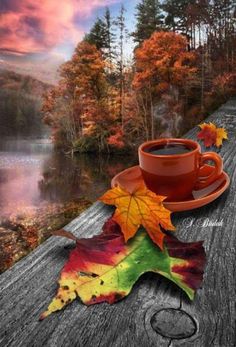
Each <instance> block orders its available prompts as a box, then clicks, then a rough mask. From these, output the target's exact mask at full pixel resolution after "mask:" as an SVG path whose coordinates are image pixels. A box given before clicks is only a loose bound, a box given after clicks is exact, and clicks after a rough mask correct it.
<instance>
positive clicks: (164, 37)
mask: <svg viewBox="0 0 236 347" xmlns="http://www.w3.org/2000/svg"><path fill="white" fill-rule="evenodd" d="M135 71H136V72H135V75H134V80H133V87H134V89H135V90H136V92H137V94H138V95H139V102H140V104H141V107H140V108H141V109H142V110H143V113H144V117H145V118H146V119H147V121H146V123H147V126H148V124H150V127H151V129H150V133H151V136H150V137H152V138H154V137H155V136H156V133H155V123H154V121H155V119H154V105H155V104H156V103H157V102H158V101H160V99H161V98H162V96H163V95H165V94H166V93H172V94H173V95H174V96H175V99H176V100H175V101H176V102H175V106H176V107H178V108H179V106H180V105H181V104H182V103H183V101H184V98H183V96H185V94H186V87H187V86H188V82H189V81H190V80H191V79H192V78H193V77H194V76H195V74H196V71H197V68H196V54H195V53H194V52H189V51H188V50H187V40H186V38H185V37H184V36H182V35H180V34H177V33H174V32H155V33H153V35H152V36H151V37H150V38H149V39H148V40H145V41H144V42H143V44H142V45H141V46H140V47H139V48H137V49H136V51H135ZM172 104H173V102H172ZM149 119H150V120H149ZM147 132H148V131H147Z"/></svg>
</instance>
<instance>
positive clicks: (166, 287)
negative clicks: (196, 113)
mask: <svg viewBox="0 0 236 347" xmlns="http://www.w3.org/2000/svg"><path fill="white" fill-rule="evenodd" d="M207 121H212V122H214V123H216V124H217V125H218V126H223V127H225V128H226V129H227V130H228V132H229V141H226V142H224V145H223V146H222V148H221V149H220V150H219V151H218V152H219V153H220V154H221V156H222V157H223V159H224V168H225V171H226V172H227V173H228V174H229V176H230V178H231V186H230V189H229V190H228V191H227V192H225V193H224V194H223V195H222V196H221V197H220V198H218V199H217V200H216V201H214V202H213V203H211V204H210V205H208V206H205V207H202V208H200V209H197V210H194V211H189V212H185V213H176V214H175V215H174V216H173V222H174V224H175V225H176V226H177V232H176V234H177V236H178V238H180V239H181V240H183V241H196V240H202V239H203V240H205V242H204V246H205V249H206V253H207V267H206V271H205V275H204V282H203V286H202V288H201V289H200V290H198V292H197V295H196V297H195V300H194V301H193V302H190V301H189V300H188V299H187V297H186V296H185V294H184V293H182V291H181V290H180V289H179V288H177V287H176V286H175V285H174V284H173V283H170V282H169V281H168V280H167V279H164V278H162V277H161V276H158V275H156V274H151V273H148V274H145V275H143V276H142V277H141V278H140V280H139V281H138V282H137V283H136V284H135V286H134V288H133V290H132V292H131V294H130V295H129V296H128V297H127V298H125V299H124V300H122V301H120V302H119V303H117V304H114V305H108V304H99V305H94V306H90V307H87V306H85V305H83V304H82V303H80V302H79V300H75V301H74V302H73V303H72V304H70V305H69V306H67V307H66V308H65V309H64V310H63V311H61V312H58V313H55V314H52V315H51V316H49V317H48V318H47V319H45V320H44V321H42V322H39V321H38V318H39V315H40V313H41V312H42V311H44V310H45V308H46V307H47V305H48V304H49V302H50V300H51V299H52V297H53V296H54V295H55V293H56V289H57V279H58V277H59V273H60V270H61V268H62V266H63V264H64V263H65V261H66V259H67V257H68V253H69V248H70V245H72V244H73V241H70V240H66V239H64V238H59V237H51V238H50V239H48V240H47V241H46V242H45V243H43V244H42V245H41V246H39V247H38V248H37V249H35V250H34V251H33V252H32V253H31V254H30V255H28V256H27V257H26V258H24V259H23V260H21V261H19V262H18V263H17V264H15V265H14V266H13V267H12V268H11V269H9V270H7V271H6V272H5V273H3V274H2V275H1V276H0V346H2V347H6V346H17V347H18V346H23V347H27V346H30V347H31V346H52V347H53V346H55V347H59V346H63V347H64V346H70V347H71V346H82V347H84V346H88V347H90V346H91V347H103V346H105V347H106V346H107V347H113V346H117V347H118V346H119V347H122V346H124V347H133V346H135V347H137V346H140V347H141V346H142V347H143V346H156V347H168V346H172V347H177V346H178V347H180V346H181V347H183V346H184V347H188V346H194V347H208V346H209V347H210V346H216V347H231V346H235V345H236V326H235V325H236V323H235V316H236V312H235V311H236V309H235V301H236V293H235V292H236V281H235V279H236V266H235V264H236V196H235V185H236V159H235V158H236V99H232V100H230V101H228V102H227V103H226V104H225V105H223V106H222V107H221V108H220V109H219V110H218V111H217V112H215V113H214V114H212V115H211V116H210V117H209V118H208V119H207ZM196 133H197V128H194V129H193V130H191V131H190V132H189V133H188V134H187V135H186V137H188V138H193V139H196ZM112 211H113V209H112V208H110V207H107V206H104V205H103V204H102V203H95V204H94V205H93V206H92V207H91V208H89V209H88V210H87V211H85V212H84V213H83V214H82V215H81V216H80V217H79V218H77V219H75V220H74V221H72V222H71V223H70V224H69V225H68V226H67V228H66V229H67V230H70V231H72V232H73V233H74V234H75V235H76V236H77V237H81V236H83V237H90V236H92V235H93V234H95V233H99V232H100V230H101V227H102V225H103V223H104V221H105V220H106V219H107V218H108V216H110V215H111V213H112ZM207 218H208V219H209V221H211V222H214V221H221V220H222V226H204V225H203V222H204V220H206V219H207ZM191 224H192V225H191ZM166 308H167V309H180V310H183V311H185V312H186V313H187V314H188V315H189V316H190V317H192V318H193V320H194V322H195V323H196V332H195V333H194V334H193V335H192V336H190V335H191V334H190V335H188V336H190V337H187V338H184V337H183V338H181V339H176V338H173V337H172V338H170V337H164V336H162V335H161V334H160V333H158V332H156V331H155V330H154V329H153V326H152V325H153V324H151V321H152V322H154V318H153V317H155V314H156V313H157V312H159V311H161V310H162V309H166ZM169 312H170V311H169ZM178 312H179V311H178ZM167 313H168V312H167ZM164 316H165V317H166V315H164ZM170 317H171V315H170ZM170 319H171V318H170ZM175 319H176V317H174V315H173V318H172V321H171V322H170V327H171V324H172V327H173V324H175ZM184 321H185V320H184V319H183V323H182V325H184V324H185V323H184ZM182 328H183V326H182ZM171 336H172V335H171Z"/></svg>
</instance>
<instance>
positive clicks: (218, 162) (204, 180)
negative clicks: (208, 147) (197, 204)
mask: <svg viewBox="0 0 236 347" xmlns="http://www.w3.org/2000/svg"><path fill="white" fill-rule="evenodd" d="M208 160H212V161H213V162H214V164H215V169H214V171H213V172H212V173H211V174H210V175H209V176H205V177H199V178H198V180H197V183H196V186H195V189H202V188H205V187H207V186H209V185H210V184H211V183H213V182H214V181H215V180H216V179H217V178H218V177H219V176H220V175H221V173H222V170H223V162H222V158H221V157H220V156H219V155H218V154H217V153H215V152H206V153H201V154H200V168H201V167H202V166H203V165H204V163H205V162H206V161H208Z"/></svg>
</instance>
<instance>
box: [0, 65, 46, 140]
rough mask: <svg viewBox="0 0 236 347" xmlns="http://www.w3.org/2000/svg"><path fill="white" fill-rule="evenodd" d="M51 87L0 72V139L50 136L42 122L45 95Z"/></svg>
mask: <svg viewBox="0 0 236 347" xmlns="http://www.w3.org/2000/svg"><path fill="white" fill-rule="evenodd" d="M50 88H51V85H50V84H47V83H43V82H41V81H38V80H37V79H35V78H33V77H30V76H24V75H21V74H17V73H15V72H13V71H7V70H3V69H0V136H23V137H29V136H33V137H39V136H43V135H44V134H45V133H48V129H47V128H46V127H45V125H43V123H42V113H41V107H42V95H43V93H45V92H46V91H47V90H49V89H50Z"/></svg>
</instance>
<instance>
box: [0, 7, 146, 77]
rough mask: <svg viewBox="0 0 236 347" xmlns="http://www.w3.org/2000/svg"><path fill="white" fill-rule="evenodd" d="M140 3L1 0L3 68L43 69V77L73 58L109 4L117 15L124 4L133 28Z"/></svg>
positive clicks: (128, 50)
mask: <svg viewBox="0 0 236 347" xmlns="http://www.w3.org/2000/svg"><path fill="white" fill-rule="evenodd" d="M138 2H139V0H126V1H120V0H0V38H1V39H0V67H1V66H2V67H8V68H9V69H11V67H12V68H13V67H15V68H16V70H17V69H18V70H22V72H23V73H29V74H32V75H35V74H37V72H38V74H39V75H40V71H41V70H42V69H43V74H44V76H47V72H48V71H47V69H48V70H50V69H51V70H50V72H52V70H53V71H54V70H56V69H55V68H56V67H58V65H59V64H60V63H61V62H63V61H65V60H68V59H69V58H70V57H71V55H72V53H73V51H74V48H75V46H76V44H77V43H78V42H79V41H80V40H81V39H82V38H83V36H84V34H85V32H88V31H89V29H90V28H91V26H92V24H93V22H94V20H95V19H96V18H97V17H101V16H102V15H103V13H104V10H105V8H106V6H108V7H109V8H110V11H111V14H112V16H114V17H115V16H117V14H118V12H119V9H120V6H121V4H122V3H123V5H124V6H125V8H126V18H127V27H128V29H129V30H130V31H132V30H133V28H134V26H135V18H134V12H135V6H136V5H137V3H138ZM131 51H132V42H131V40H128V42H127V44H126V54H127V56H130V54H131ZM36 70H38V71H36ZM39 70H40V71H39ZM17 72H21V71H17ZM53 73H54V72H53ZM40 79H43V78H40Z"/></svg>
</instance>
